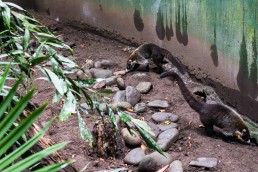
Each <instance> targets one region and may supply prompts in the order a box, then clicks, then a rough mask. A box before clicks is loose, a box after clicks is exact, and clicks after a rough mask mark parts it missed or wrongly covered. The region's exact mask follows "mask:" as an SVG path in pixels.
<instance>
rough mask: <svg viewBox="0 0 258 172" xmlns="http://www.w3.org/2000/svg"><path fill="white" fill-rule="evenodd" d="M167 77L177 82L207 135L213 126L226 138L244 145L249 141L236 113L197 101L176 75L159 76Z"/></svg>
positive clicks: (211, 133)
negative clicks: (239, 141) (198, 116)
mask: <svg viewBox="0 0 258 172" xmlns="http://www.w3.org/2000/svg"><path fill="white" fill-rule="evenodd" d="M168 76H172V77H173V79H175V80H176V81H177V83H178V86H179V88H180V90H181V92H182V94H183V96H184V98H185V100H186V101H187V103H188V104H189V105H190V106H191V108H192V109H194V110H195V111H196V112H198V113H199V114H200V120H201V122H202V123H203V125H204V126H205V129H206V131H207V134H208V135H210V136H212V135H213V126H214V125H215V126H216V127H218V128H220V129H222V133H223V135H224V136H226V138H229V137H235V138H238V139H239V140H241V141H244V142H246V143H247V142H249V141H250V134H249V130H248V127H247V126H246V125H245V123H244V121H243V119H242V118H241V116H240V115H239V114H238V113H237V112H236V111H234V110H233V109H231V108H230V107H228V106H225V105H222V104H219V103H216V104H208V103H205V102H200V101H198V100H197V99H196V98H195V97H194V96H193V95H192V94H191V93H190V91H189V90H188V89H187V87H186V85H185V84H184V82H183V80H182V79H181V78H180V76H179V75H178V74H176V73H174V72H171V71H167V72H164V73H162V74H161V75H160V77H161V78H164V77H168Z"/></svg>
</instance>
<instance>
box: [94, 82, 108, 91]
mask: <svg viewBox="0 0 258 172" xmlns="http://www.w3.org/2000/svg"><path fill="white" fill-rule="evenodd" d="M105 86H106V81H105V80H102V81H100V82H98V83H96V84H94V85H93V86H92V88H93V89H95V90H98V89H101V88H104V87H105Z"/></svg>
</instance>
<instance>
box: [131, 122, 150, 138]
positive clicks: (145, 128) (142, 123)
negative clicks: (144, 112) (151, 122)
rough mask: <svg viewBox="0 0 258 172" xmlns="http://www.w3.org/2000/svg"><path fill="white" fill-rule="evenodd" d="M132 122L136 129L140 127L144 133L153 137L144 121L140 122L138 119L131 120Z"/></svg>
mask: <svg viewBox="0 0 258 172" xmlns="http://www.w3.org/2000/svg"><path fill="white" fill-rule="evenodd" d="M132 122H133V123H134V124H135V125H137V126H138V127H141V128H142V129H143V130H144V131H146V132H147V133H149V134H150V135H152V136H155V134H154V133H153V131H152V130H151V128H150V127H149V126H148V124H147V123H146V122H145V121H141V120H139V119H135V118H132Z"/></svg>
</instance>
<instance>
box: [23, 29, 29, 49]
mask: <svg viewBox="0 0 258 172" xmlns="http://www.w3.org/2000/svg"><path fill="white" fill-rule="evenodd" d="M29 41H30V31H29V30H28V29H27V28H25V33H24V38H23V49H24V51H27V49H28V46H29Z"/></svg>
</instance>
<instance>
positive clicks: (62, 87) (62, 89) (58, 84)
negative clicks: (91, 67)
mask: <svg viewBox="0 0 258 172" xmlns="http://www.w3.org/2000/svg"><path fill="white" fill-rule="evenodd" d="M40 69H41V71H42V72H43V73H45V74H46V76H47V77H48V78H49V80H50V81H51V82H52V83H53V84H54V86H55V88H56V89H57V91H58V92H59V93H60V94H61V95H62V96H64V94H65V93H66V92H67V90H68V88H67V86H66V82H65V81H64V80H63V79H61V78H59V77H58V76H57V75H56V74H55V73H54V72H52V71H50V70H48V69H47V68H41V67H40Z"/></svg>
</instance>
